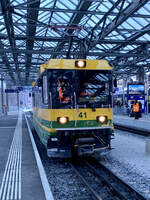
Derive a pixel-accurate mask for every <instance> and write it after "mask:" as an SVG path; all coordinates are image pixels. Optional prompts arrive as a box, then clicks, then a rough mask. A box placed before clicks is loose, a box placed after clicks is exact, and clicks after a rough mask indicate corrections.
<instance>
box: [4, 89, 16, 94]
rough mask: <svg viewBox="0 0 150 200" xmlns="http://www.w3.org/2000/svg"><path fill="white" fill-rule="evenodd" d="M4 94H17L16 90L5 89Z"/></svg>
mask: <svg viewBox="0 0 150 200" xmlns="http://www.w3.org/2000/svg"><path fill="white" fill-rule="evenodd" d="M5 93H18V90H16V89H5Z"/></svg>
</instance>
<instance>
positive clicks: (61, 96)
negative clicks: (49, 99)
mask: <svg viewBox="0 0 150 200" xmlns="http://www.w3.org/2000/svg"><path fill="white" fill-rule="evenodd" d="M58 93H59V101H60V103H61V102H62V100H63V92H62V89H61V85H60V80H58Z"/></svg>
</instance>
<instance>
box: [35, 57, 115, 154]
mask: <svg viewBox="0 0 150 200" xmlns="http://www.w3.org/2000/svg"><path fill="white" fill-rule="evenodd" d="M58 63H59V66H58ZM65 63H67V61H65ZM68 63H69V64H68V65H67V64H66V65H65V66H64V62H63V61H62V60H60V62H58V60H57V62H55V63H54V60H53V62H51V64H52V66H51V67H48V65H47V67H46V69H45V71H44V72H43V73H42V75H41V77H40V87H38V88H40V89H39V91H38V93H39V95H40V97H41V98H42V99H43V102H42V103H40V101H36V100H34V101H33V102H35V103H34V122H35V126H36V130H37V131H38V132H40V133H38V135H39V136H40V139H41V140H42V139H43V137H44V138H45V140H44V141H45V143H44V144H45V146H46V148H47V151H48V155H49V156H52V155H53V154H54V152H55V155H54V156H56V155H58V157H59V155H61V154H63V155H66V157H70V155H72V152H74V150H76V152H78V154H79V155H82V154H85V153H93V152H94V151H97V150H100V149H101V150H102V149H110V148H111V147H110V139H111V134H112V132H113V114H112V72H111V70H112V68H111V67H110V66H109V65H107V66H105V65H104V64H106V63H105V62H103V61H102V67H101V65H100V64H98V63H99V62H98V61H93V62H91V61H90V62H89V63H90V64H89V65H88V62H80V63H78V62H75V61H74V60H73V61H72V60H71V61H70V60H68ZM72 63H75V67H76V69H74V68H73V67H74V66H71V67H70V68H69V66H70V65H71V64H72ZM49 64H50V63H49ZM94 64H95V65H96V67H95V68H94ZM77 65H79V66H77ZM88 67H89V68H88ZM99 67H101V69H100V70H99ZM87 68H88V70H87ZM38 126H40V130H39V128H37V127H38ZM42 129H43V130H44V131H47V134H45V132H44V131H43V133H41V132H42Z"/></svg>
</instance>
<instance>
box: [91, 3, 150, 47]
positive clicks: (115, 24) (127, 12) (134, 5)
mask: <svg viewBox="0 0 150 200" xmlns="http://www.w3.org/2000/svg"><path fill="white" fill-rule="evenodd" d="M147 2H148V0H142V1H141V0H136V1H134V2H132V3H131V4H130V5H129V6H128V7H127V8H125V10H123V14H124V15H120V17H119V18H118V20H117V22H116V18H115V19H114V20H113V21H112V22H111V23H110V24H108V25H107V26H106V27H105V28H104V30H103V32H101V33H100V34H99V35H98V36H97V39H96V40H95V41H94V42H93V43H92V46H91V48H92V47H94V46H95V45H96V44H97V42H98V41H99V39H104V38H105V37H106V36H107V35H109V34H110V33H111V32H112V31H113V30H115V29H116V28H117V27H118V26H119V25H120V24H122V23H123V22H124V21H125V20H126V19H127V18H128V17H130V16H131V15H132V14H133V13H134V12H136V11H137V10H138V9H139V8H141V7H142V6H144V5H145V4H146V3H147ZM100 21H101V20H100Z"/></svg>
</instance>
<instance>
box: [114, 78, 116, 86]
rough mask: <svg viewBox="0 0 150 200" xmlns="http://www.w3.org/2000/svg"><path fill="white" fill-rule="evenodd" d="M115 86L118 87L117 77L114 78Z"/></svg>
mask: <svg viewBox="0 0 150 200" xmlns="http://www.w3.org/2000/svg"><path fill="white" fill-rule="evenodd" d="M114 87H117V79H116V78H114Z"/></svg>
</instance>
